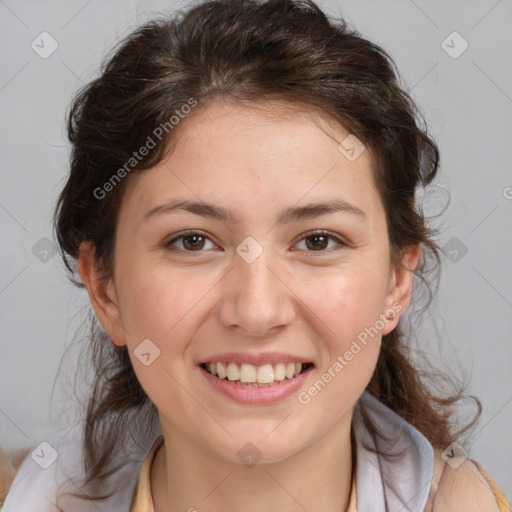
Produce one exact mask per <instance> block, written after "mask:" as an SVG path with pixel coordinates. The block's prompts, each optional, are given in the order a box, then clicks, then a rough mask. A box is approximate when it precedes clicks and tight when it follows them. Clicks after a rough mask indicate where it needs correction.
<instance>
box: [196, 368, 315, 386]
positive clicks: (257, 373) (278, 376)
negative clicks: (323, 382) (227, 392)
mask: <svg viewBox="0 0 512 512" xmlns="http://www.w3.org/2000/svg"><path fill="white" fill-rule="evenodd" d="M200 366H201V367H202V368H203V369H204V370H205V371H207V372H208V373H209V374H210V375H213V376H215V377H217V378H218V379H223V380H228V381H230V382H232V383H234V384H237V385H239V386H249V387H270V386H275V385H279V384H280V383H283V382H286V381H288V380H291V379H294V378H296V377H297V376H298V375H300V374H302V373H303V372H305V371H306V370H307V369H309V368H310V367H312V366H313V364H312V363H292V362H289V363H277V364H263V365H261V366H254V365H252V364H248V363H242V364H238V363H234V362H207V363H203V364H201V365H200Z"/></svg>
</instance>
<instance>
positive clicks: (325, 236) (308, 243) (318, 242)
mask: <svg viewBox="0 0 512 512" xmlns="http://www.w3.org/2000/svg"><path fill="white" fill-rule="evenodd" d="M303 241H304V242H305V247H306V250H307V251H308V252H327V251H326V249H328V248H332V245H331V247H329V242H330V241H334V242H336V243H337V245H339V246H342V247H343V246H346V245H347V244H346V243H344V242H343V241H342V240H340V239H339V238H338V237H335V236H333V235H331V234H330V233H328V232H326V231H317V232H313V233H306V235H305V236H304V237H303V238H302V240H301V241H300V242H303ZM335 245H336V244H335Z"/></svg>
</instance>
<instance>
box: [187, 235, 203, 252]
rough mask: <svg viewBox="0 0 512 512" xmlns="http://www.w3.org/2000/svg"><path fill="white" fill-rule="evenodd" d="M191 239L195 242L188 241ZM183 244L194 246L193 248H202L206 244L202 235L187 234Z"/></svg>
mask: <svg viewBox="0 0 512 512" xmlns="http://www.w3.org/2000/svg"><path fill="white" fill-rule="evenodd" d="M190 240H195V242H193V243H192V244H190V243H188V241H190ZM183 245H184V246H185V247H187V246H189V247H187V248H192V249H197V248H199V249H202V247H203V245H204V240H203V237H202V236H201V235H189V236H187V237H186V238H184V239H183Z"/></svg>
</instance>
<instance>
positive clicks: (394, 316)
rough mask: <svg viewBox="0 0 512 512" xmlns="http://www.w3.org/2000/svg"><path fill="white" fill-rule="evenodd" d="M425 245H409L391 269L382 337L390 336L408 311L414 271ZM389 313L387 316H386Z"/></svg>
mask: <svg viewBox="0 0 512 512" xmlns="http://www.w3.org/2000/svg"><path fill="white" fill-rule="evenodd" d="M422 246H423V244H421V243H419V244H415V245H409V246H407V247H406V248H405V249H404V250H403V251H402V256H401V259H400V262H399V263H398V265H396V266H395V267H394V268H392V269H391V273H390V278H389V287H388V293H387V297H386V311H385V312H384V314H383V315H384V316H385V317H386V325H385V326H384V329H382V335H385V334H389V333H390V332H391V331H393V329H394V328H395V327H396V326H397V325H398V320H399V319H400V315H401V314H402V313H403V312H404V311H405V310H406V309H407V307H408V306H409V303H410V302H411V297H412V283H413V278H414V271H415V270H416V267H417V266H418V263H419V260H420V256H421V250H422ZM386 313H387V315H386Z"/></svg>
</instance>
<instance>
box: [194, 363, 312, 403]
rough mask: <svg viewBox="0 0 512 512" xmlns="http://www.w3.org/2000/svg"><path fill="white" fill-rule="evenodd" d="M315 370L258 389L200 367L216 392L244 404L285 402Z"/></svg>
mask: <svg viewBox="0 0 512 512" xmlns="http://www.w3.org/2000/svg"><path fill="white" fill-rule="evenodd" d="M313 368H314V367H313V366H311V367H309V368H308V369H306V370H305V371H304V372H302V373H301V374H300V375H297V377H294V378H293V379H284V380H283V381H281V382H279V384H276V385H274V386H265V387H262V388H257V387H253V386H244V385H239V384H235V383H234V382H231V381H229V380H226V379H219V378H218V377H214V376H213V375H212V374H211V373H209V372H207V371H206V370H205V369H204V368H202V367H201V366H199V369H200V371H201V373H202V374H203V375H204V376H205V378H206V380H207V381H208V382H209V383H210V384H211V385H212V387H213V388H214V389H215V390H217V391H219V392H220V393H222V394H223V395H224V396H227V397H228V398H231V400H234V401H235V402H238V403H242V404H273V403H276V402H279V401H281V400H284V399H285V398H287V397H289V396H290V395H292V394H293V393H295V392H297V391H298V390H299V389H300V387H301V386H302V385H303V383H304V380H305V379H306V378H307V376H308V374H309V372H310V370H312V369H313Z"/></svg>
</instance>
